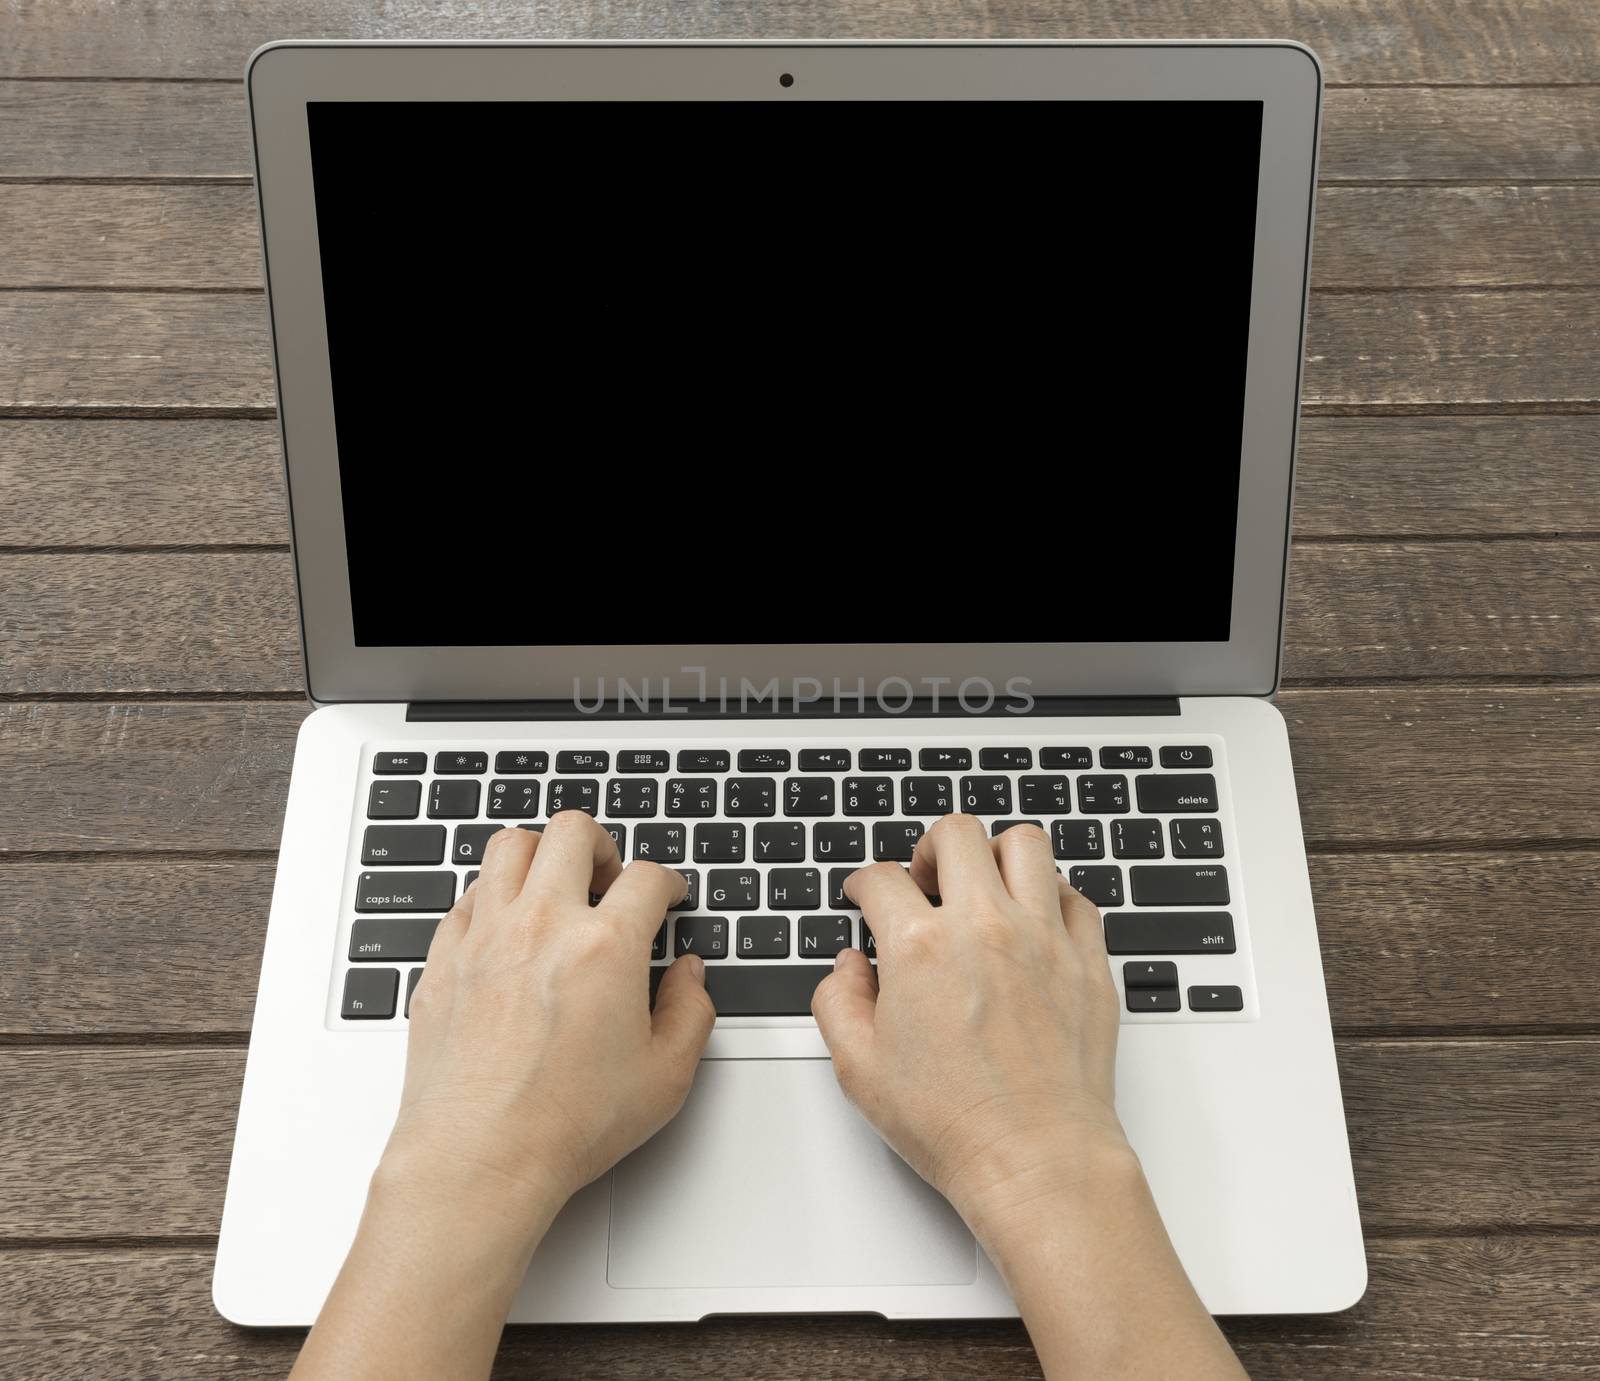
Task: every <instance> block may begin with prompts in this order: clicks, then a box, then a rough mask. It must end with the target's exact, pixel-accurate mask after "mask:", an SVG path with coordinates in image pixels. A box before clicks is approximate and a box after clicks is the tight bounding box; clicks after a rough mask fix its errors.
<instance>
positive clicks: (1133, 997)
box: [1127, 988, 1183, 1012]
mask: <svg viewBox="0 0 1600 1381" xmlns="http://www.w3.org/2000/svg"><path fill="white" fill-rule="evenodd" d="M1127 998H1128V1010H1129V1011H1130V1012H1177V1011H1181V1010H1182V1009H1183V1004H1182V1003H1181V1002H1180V1001H1179V999H1178V990H1177V989H1176V988H1129V989H1128V992H1127Z"/></svg>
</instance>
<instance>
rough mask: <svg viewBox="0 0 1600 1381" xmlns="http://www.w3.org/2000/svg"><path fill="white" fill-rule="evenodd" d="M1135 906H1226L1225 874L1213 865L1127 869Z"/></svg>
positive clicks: (1142, 866) (1141, 866)
mask: <svg viewBox="0 0 1600 1381" xmlns="http://www.w3.org/2000/svg"><path fill="white" fill-rule="evenodd" d="M1128 880H1129V884H1130V886H1131V888H1132V896H1133V904H1134V905H1135V906H1226V905H1227V904H1228V870H1227V869H1226V868H1224V867H1222V866H1221V865H1220V864H1216V863H1201V864H1195V865H1193V866H1184V865H1181V864H1176V865H1159V866H1156V865H1149V866H1146V865H1140V866H1137V867H1133V868H1129V869H1128Z"/></svg>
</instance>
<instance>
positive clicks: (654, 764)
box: [617, 748, 672, 772]
mask: <svg viewBox="0 0 1600 1381" xmlns="http://www.w3.org/2000/svg"><path fill="white" fill-rule="evenodd" d="M671 770H672V755H671V754H670V753H664V752H661V751H659V750H657V749H654V748H630V749H628V750H627V751H626V752H619V753H618V754H617V771H618V772H670V771H671Z"/></svg>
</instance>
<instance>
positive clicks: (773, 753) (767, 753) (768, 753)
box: [739, 748, 789, 772]
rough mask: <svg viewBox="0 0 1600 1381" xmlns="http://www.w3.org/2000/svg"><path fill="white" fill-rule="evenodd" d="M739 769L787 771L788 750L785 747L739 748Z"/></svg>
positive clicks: (748, 770) (745, 770)
mask: <svg viewBox="0 0 1600 1381" xmlns="http://www.w3.org/2000/svg"><path fill="white" fill-rule="evenodd" d="M739 770H740V771H741V772H787V771H788V770H789V750H788V749H787V748H741V749H740V750H739Z"/></svg>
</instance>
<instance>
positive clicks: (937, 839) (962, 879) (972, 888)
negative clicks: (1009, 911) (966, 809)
mask: <svg viewBox="0 0 1600 1381" xmlns="http://www.w3.org/2000/svg"><path fill="white" fill-rule="evenodd" d="M911 880H912V881H913V882H914V883H916V885H917V886H918V887H919V888H921V890H922V891H924V892H935V893H937V894H938V895H939V896H940V897H941V898H943V900H944V902H945V904H946V905H948V904H949V903H950V902H952V901H954V902H956V903H957V905H961V904H964V903H968V902H973V901H978V900H982V899H985V898H993V897H997V896H999V895H1001V894H1003V893H1004V892H1005V884H1004V883H1002V882H1001V881H1000V869H999V867H998V866H997V865H996V863H995V861H994V851H993V850H992V849H990V847H989V836H988V834H987V833H986V832H985V830H984V825H983V821H982V820H980V819H979V818H978V817H977V816H976V815H965V814H963V815H944V816H941V817H940V818H939V819H938V820H937V821H935V822H934V826H933V828H932V829H931V830H929V831H928V832H927V833H926V834H925V835H923V836H922V838H921V839H919V840H917V847H916V850H915V851H914V852H913V853H912V855H911Z"/></svg>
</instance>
